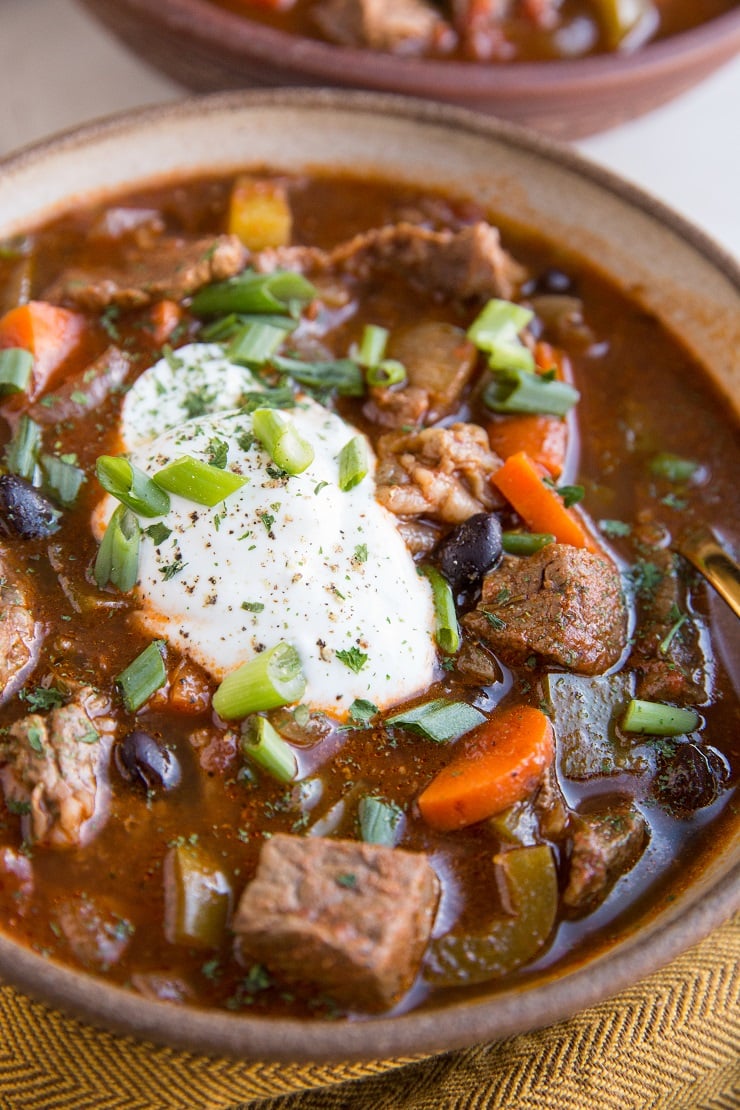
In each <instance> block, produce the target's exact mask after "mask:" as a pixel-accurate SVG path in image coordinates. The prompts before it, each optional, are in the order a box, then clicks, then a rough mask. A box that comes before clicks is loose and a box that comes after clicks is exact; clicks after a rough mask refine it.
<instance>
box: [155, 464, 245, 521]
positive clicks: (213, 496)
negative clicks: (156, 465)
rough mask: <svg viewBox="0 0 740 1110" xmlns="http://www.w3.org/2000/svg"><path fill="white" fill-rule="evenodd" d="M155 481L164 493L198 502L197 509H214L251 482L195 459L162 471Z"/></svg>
mask: <svg viewBox="0 0 740 1110" xmlns="http://www.w3.org/2000/svg"><path fill="white" fill-rule="evenodd" d="M153 481H154V482H155V483H156V485H157V486H159V487H160V489H162V490H168V491H169V493H175V494H177V495H178V496H180V497H185V498H187V500H188V501H195V503H196V504H197V505H207V506H208V507H209V508H213V506H214V505H218V503H219V502H220V501H224V500H225V499H226V498H227V497H230V496H231V494H232V493H236V491H237V490H238V489H241V487H242V486H243V485H244V484H245V483H246V481H247V479H246V478H242V477H241V475H239V474H234V473H232V471H230V470H221V469H220V468H219V467H217V466H211V465H210V463H204V462H201V460H200V459H194V458H193V456H192V455H182V456H181V457H180V458H179V459H175V460H174V462H171V463H169V464H168V465H167V466H165V467H163V468H162V470H158V471H157V473H156V474H155V475H154V476H153ZM168 504H169V500H168Z"/></svg>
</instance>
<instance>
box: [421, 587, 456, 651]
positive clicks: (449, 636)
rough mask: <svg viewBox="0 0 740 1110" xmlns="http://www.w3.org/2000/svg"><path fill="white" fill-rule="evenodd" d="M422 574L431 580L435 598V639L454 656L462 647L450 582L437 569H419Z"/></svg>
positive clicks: (443, 649) (442, 648) (444, 649)
mask: <svg viewBox="0 0 740 1110" xmlns="http://www.w3.org/2000/svg"><path fill="white" fill-rule="evenodd" d="M419 570H420V572H421V573H422V574H423V575H424V577H425V578H427V579H428V580H429V585H430V586H431V587H432V596H433V598H434V611H435V613H436V617H437V627H436V630H435V638H436V640H437V644H438V645H439V647H440V649H441V650H442V651H444V652H446V653H447V654H448V655H454V654H455V652H456V651H457V650H458V648H459V647H460V626H459V625H458V623H457V613H456V612H455V598H454V596H453V594H452V588H451V587H450V584H449V582H448V581H447V579H446V578H445V577H444V575H442V574H440V573H439V571H438V570H437V569H436V567H430V566H423V567H419Z"/></svg>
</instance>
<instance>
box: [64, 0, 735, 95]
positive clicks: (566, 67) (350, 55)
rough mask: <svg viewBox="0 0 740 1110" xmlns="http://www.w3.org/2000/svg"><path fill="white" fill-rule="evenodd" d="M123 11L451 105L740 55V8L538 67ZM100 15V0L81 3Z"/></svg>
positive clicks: (189, 8) (244, 53)
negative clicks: (634, 45) (624, 47)
mask: <svg viewBox="0 0 740 1110" xmlns="http://www.w3.org/2000/svg"><path fill="white" fill-rule="evenodd" d="M116 2H117V6H118V7H119V8H124V9H125V8H128V9H129V10H131V11H134V12H136V13H139V14H140V15H143V16H145V18H147V19H148V20H149V21H150V22H151V23H152V24H154V25H156V26H158V27H160V28H162V29H163V30H165V31H168V32H175V33H177V34H179V35H183V36H185V37H187V38H188V39H190V40H191V42H192V44H193V45H194V46H196V47H197V45H198V44H200V45H201V46H202V45H203V44H204V43H206V44H208V45H209V46H210V47H218V49H220V50H222V51H223V50H225V51H226V52H227V53H228V54H229V55H230V56H231V57H232V58H239V57H240V58H254V59H255V60H259V61H261V62H266V63H267V62H269V63H271V64H273V65H275V66H276V67H278V68H279V69H281V70H283V71H286V70H295V71H298V72H300V73H302V74H304V75H306V76H308V75H310V76H311V77H313V78H321V79H323V81H324V82H336V83H338V84H344V83H346V82H347V74H348V73H350V74H351V83H352V84H355V83H360V84H362V83H365V84H367V86H368V87H372V88H376V89H381V90H387V91H396V92H399V93H407V94H408V95H414V93H415V92H416V90H417V89H419V87H420V86H423V85H424V84H426V83H429V86H430V87H431V88H433V89H434V94H435V96H437V97H442V98H445V97H449V98H452V99H453V100H454V98H455V96H457V97H459V96H460V90H461V89H464V95H465V97H466V99H471V100H476V99H485V98H488V97H498V98H501V99H506V98H507V97H509V96H516V98H517V100H522V101H527V100H530V99H531V100H536V99H538V98H539V97H541V95H542V92H543V90H544V89H545V88H557V89H558V91H559V92H563V93H568V92H583V91H584V90H585V89H601V90H607V89H609V88H612V87H613V86H615V85H621V84H623V82H624V80H625V79H630V78H633V77H635V76H636V75H637V74H642V73H645V72H648V73H650V75H651V76H653V77H655V78H658V77H659V76H660V75H661V74H663V73H667V72H671V71H673V70H675V69H676V68H678V67H680V65H681V64H682V62H683V61H685V60H687V59H691V60H692V61H694V62H699V61H701V60H703V59H704V58H706V59H709V58H710V57H711V56H712V55H713V54H714V53H715V52H716V51H717V49H718V46H720V45H721V47H722V54H723V56H726V57H729V56H730V54H731V53H733V52H734V51H737V50H740V8H735V9H731V10H730V11H728V12H724V13H722V14H721V15H718V16H715V17H714V18H713V19H710V20H708V21H706V22H704V23H699V24H698V25H697V26H696V27H693V28H690V29H689V30H686V31H681V32H679V33H677V34H675V35H670V36H668V37H667V38H665V39H659V40H657V41H654V42H648V43H647V44H646V45H645V46H643V47H640V48H639V49H637V50H635V51H634V52H631V53H625V54H619V53H614V52H612V53H608V54H599V55H591V56H587V57H585V58H573V59H562V60H557V59H553V60H548V61H541V62H506V63H486V62H473V61H471V62H465V61H453V60H450V61H445V60H443V59H434V58H423V57H414V56H405V55H404V56H400V55H394V54H390V53H385V52H383V51H378V50H371V49H364V48H362V47H351V46H341V45H339V44H335V43H330V42H326V41H324V40H322V39H318V38H317V39H314V38H309V37H305V36H303V35H296V34H293V33H291V32H287V31H281V30H279V29H277V28H274V27H270V26H267V25H266V24H264V23H260V22H259V21H255V20H252V19H250V17H249V16H248V15H242V14H240V13H237V12H233V11H231V10H229V9H226V8H222V7H220V6H219V5H218V4H215V3H211V0H116ZM82 3H83V4H85V6H87V7H89V8H90V9H91V10H92V11H95V10H96V9H97V7H98V5H97V3H96V0H82Z"/></svg>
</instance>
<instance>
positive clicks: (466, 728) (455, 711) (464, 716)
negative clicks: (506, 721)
mask: <svg viewBox="0 0 740 1110" xmlns="http://www.w3.org/2000/svg"><path fill="white" fill-rule="evenodd" d="M485 720H486V718H485V716H484V714H483V713H481V711H480V710H479V709H476V708H475V706H473V705H468V703H467V702H465V701H448V700H447V699H446V698H436V699H435V700H434V701H428V702H425V704H424V705H416V706H414V708H413V709H407V710H405V711H404V712H403V713H396V715H395V716H394V717H388V719H387V721H386V724H389V725H391V726H394V725H398V726H399V727H402V728H407V729H409V730H410V731H411V732H418V733H421V735H422V736H425V737H426V738H427V739H428V740H434V741H435V742H436V743H437V744H444V743H446V742H447V741H448V740H457V739H458V737H460V736H464V735H465V733H466V732H470V730H471V729H474V728H477V726H478V725H482V724H483V722H484V721H485Z"/></svg>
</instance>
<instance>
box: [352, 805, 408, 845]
mask: <svg viewBox="0 0 740 1110" xmlns="http://www.w3.org/2000/svg"><path fill="white" fill-rule="evenodd" d="M357 818H358V821H359V824H360V837H361V839H362V840H363V841H364V842H365V844H384V845H386V847H388V848H393V847H394V846H395V845H396V844H397V843H398V835H399V833H400V827H401V822H402V821H403V810H402V809H400V808H399V807H398V806H397V805H394V804H393V802H384V801H383V800H382V799H381V798H373V797H371V796H370V795H369V794H367V795H365V797H364V798H360V804H359V805H358V807H357Z"/></svg>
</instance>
